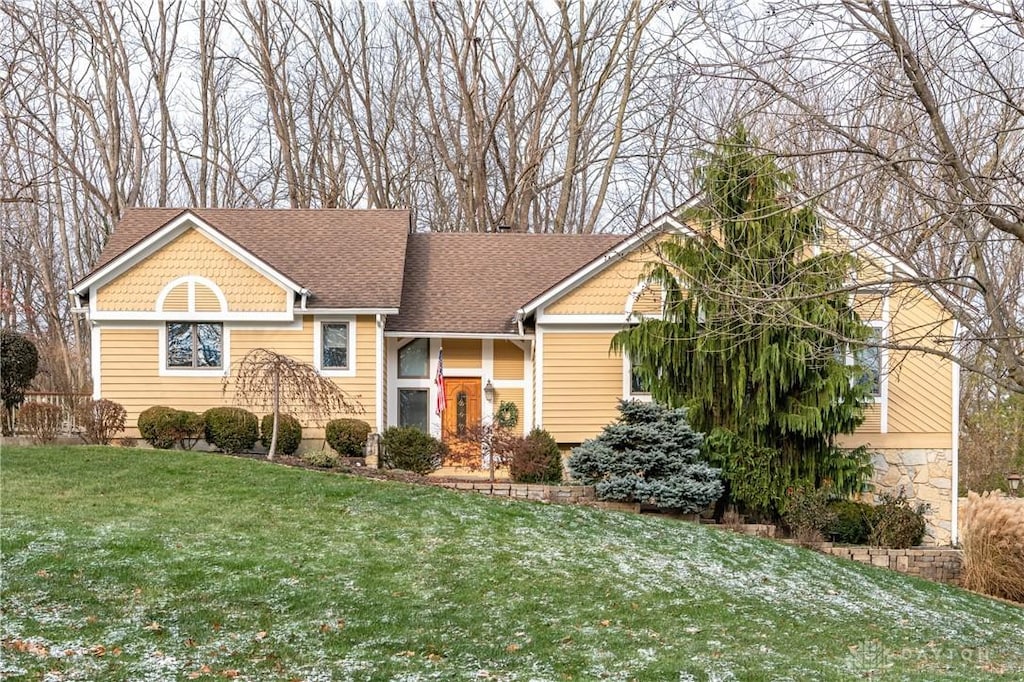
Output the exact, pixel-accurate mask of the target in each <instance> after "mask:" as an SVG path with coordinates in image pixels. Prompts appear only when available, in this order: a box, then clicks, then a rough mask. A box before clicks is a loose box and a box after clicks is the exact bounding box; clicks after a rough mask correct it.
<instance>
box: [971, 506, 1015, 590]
mask: <svg viewBox="0 0 1024 682" xmlns="http://www.w3.org/2000/svg"><path fill="white" fill-rule="evenodd" d="M960 525H961V537H962V546H963V551H964V564H963V573H962V580H963V585H964V587H966V588H967V589H970V590H975V591H977V592H983V593H985V594H990V595H992V596H994V597H1001V598H1003V599H1010V600H1013V601H1016V602H1021V603H1024V499H1015V498H1009V497H1005V496H1003V495H1002V494H1000V493H994V494H993V493H991V492H986V493H983V494H981V495H979V494H978V493H973V492H972V493H968V495H967V503H966V504H965V505H964V506H963V510H962V514H961V517H960Z"/></svg>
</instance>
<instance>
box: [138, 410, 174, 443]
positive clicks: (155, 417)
mask: <svg viewBox="0 0 1024 682" xmlns="http://www.w3.org/2000/svg"><path fill="white" fill-rule="evenodd" d="M174 412H177V410H175V409H174V408H173V407H166V406H164V405H155V406H153V407H150V408H149V409H146V410H143V411H142V413H141V414H139V421H138V425H139V435H141V436H142V440H144V441H146V442H147V443H149V444H150V445H152V446H153V447H154V448H160V449H161V450H167V449H169V448H173V447H174V443H175V441H177V437H176V436H175V435H174V434H173V433H169V432H167V431H166V430H165V429H164V428H163V427H164V426H165V425H166V417H167V415H169V414H172V413H174ZM158 427H160V428H158Z"/></svg>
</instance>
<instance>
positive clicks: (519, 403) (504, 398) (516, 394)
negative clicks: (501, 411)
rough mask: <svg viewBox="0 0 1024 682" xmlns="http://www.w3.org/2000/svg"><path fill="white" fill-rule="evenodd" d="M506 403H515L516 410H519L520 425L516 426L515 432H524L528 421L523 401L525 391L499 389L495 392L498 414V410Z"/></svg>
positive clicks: (519, 389)
mask: <svg viewBox="0 0 1024 682" xmlns="http://www.w3.org/2000/svg"><path fill="white" fill-rule="evenodd" d="M504 402H510V403H514V404H515V406H516V408H518V410H519V423H518V424H516V427H515V429H514V430H515V431H516V432H517V433H521V432H522V431H523V428H524V426H523V424H524V423H525V421H526V412H525V411H524V409H525V408H524V407H523V405H524V401H523V389H521V388H497V389H495V390H494V411H495V412H497V411H498V408H499V407H501V404H502V403H504Z"/></svg>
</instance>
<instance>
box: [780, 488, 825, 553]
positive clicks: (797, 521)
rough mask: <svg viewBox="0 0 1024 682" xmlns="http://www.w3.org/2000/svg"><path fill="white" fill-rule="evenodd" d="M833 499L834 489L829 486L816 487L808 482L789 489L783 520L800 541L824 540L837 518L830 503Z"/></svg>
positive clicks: (783, 510)
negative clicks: (826, 530) (825, 534)
mask: <svg viewBox="0 0 1024 682" xmlns="http://www.w3.org/2000/svg"><path fill="white" fill-rule="evenodd" d="M831 500H832V489H831V488H829V487H828V486H822V487H820V488H815V487H814V486H812V485H810V484H806V485H800V486H796V487H793V488H790V489H788V490H787V491H786V502H785V505H784V506H783V509H782V520H783V522H784V523H785V524H786V526H787V527H788V528H789V530H790V532H791V533H792V534H793V537H794V538H796V539H797V540H798V541H800V542H820V541H821V540H823V539H824V531H825V529H826V528H828V526H829V525H831V524H832V523H834V522H835V519H836V514H835V512H833V511H832V508H831V506H830V505H829V502H830V501H831Z"/></svg>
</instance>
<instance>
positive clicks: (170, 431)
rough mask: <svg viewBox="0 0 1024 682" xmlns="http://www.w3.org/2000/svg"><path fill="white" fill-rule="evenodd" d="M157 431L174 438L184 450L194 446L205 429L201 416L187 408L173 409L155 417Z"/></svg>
mask: <svg viewBox="0 0 1024 682" xmlns="http://www.w3.org/2000/svg"><path fill="white" fill-rule="evenodd" d="M156 424H157V432H158V433H160V434H161V435H162V436H164V437H168V438H172V439H174V440H175V441H176V442H177V443H178V445H180V446H181V447H182V448H183V449H185V450H191V449H192V448H193V447H195V445H196V443H198V442H199V439H201V438H202V437H203V435H204V434H205V431H206V424H205V423H204V422H203V416H202V415H201V414H199V413H197V412H189V411H188V410H173V411H172V412H169V413H167V414H163V415H160V416H158V417H157V418H156Z"/></svg>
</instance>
